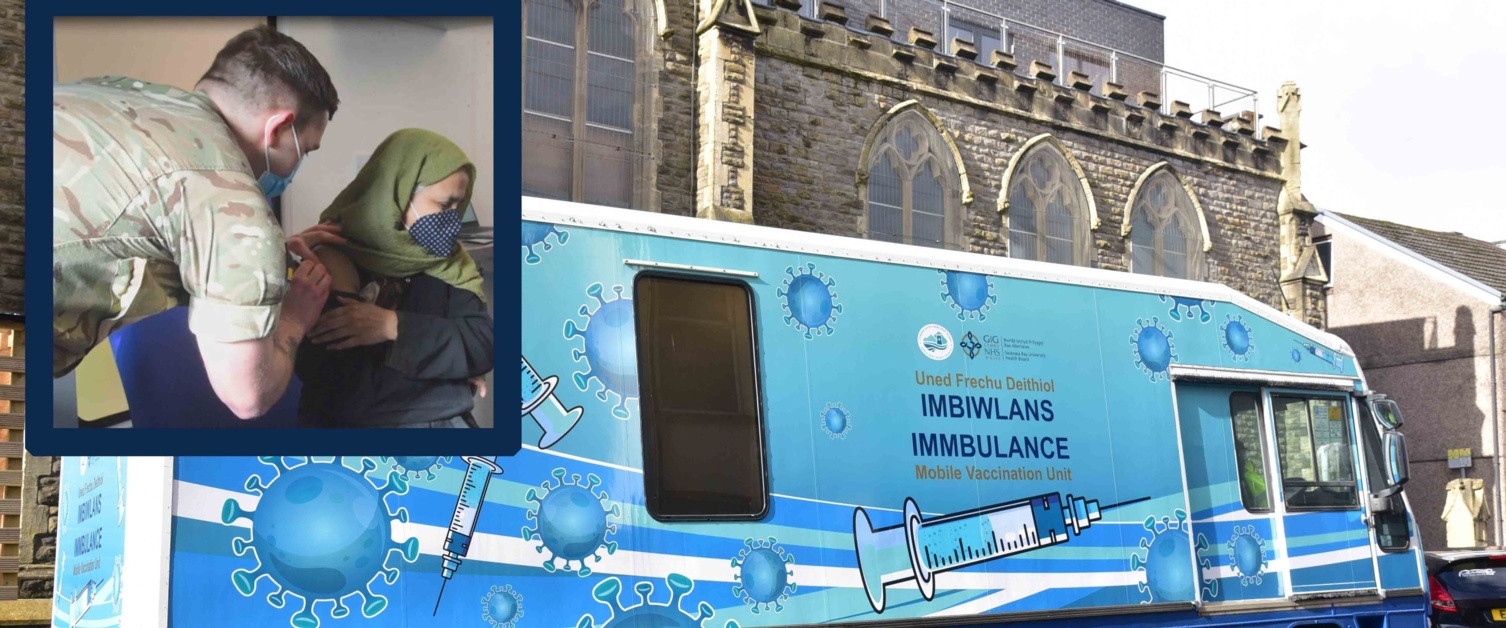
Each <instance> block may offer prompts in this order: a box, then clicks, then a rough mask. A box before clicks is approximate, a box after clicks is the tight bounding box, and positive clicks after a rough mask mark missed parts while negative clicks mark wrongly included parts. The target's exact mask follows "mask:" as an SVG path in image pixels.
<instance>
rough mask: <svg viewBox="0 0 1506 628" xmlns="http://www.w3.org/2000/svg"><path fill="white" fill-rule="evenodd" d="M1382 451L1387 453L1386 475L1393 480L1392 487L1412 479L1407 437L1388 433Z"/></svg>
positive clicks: (1397, 433)
mask: <svg viewBox="0 0 1506 628" xmlns="http://www.w3.org/2000/svg"><path fill="white" fill-rule="evenodd" d="M1382 449H1383V450H1384V451H1385V452H1386V474H1387V475H1388V476H1390V478H1391V486H1393V487H1400V486H1401V485H1403V484H1406V483H1407V480H1409V479H1411V477H1412V474H1411V471H1410V470H1409V469H1408V462H1407V437H1405V436H1403V435H1402V434H1401V432H1386V435H1385V443H1384V445H1383V446H1382Z"/></svg>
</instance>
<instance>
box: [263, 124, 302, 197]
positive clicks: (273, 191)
mask: <svg viewBox="0 0 1506 628" xmlns="http://www.w3.org/2000/svg"><path fill="white" fill-rule="evenodd" d="M292 129H293V149H294V150H296V151H298V161H297V162H296V163H294V164H293V171H292V172H289V173H288V176H286V177H279V176H277V174H276V173H274V172H272V147H271V145H264V146H262V156H263V157H265V158H266V160H267V169H266V170H264V171H262V173H261V178H259V179H257V181H256V182H257V183H260V184H261V189H262V191H263V192H266V194H267V200H268V201H271V200H272V199H274V198H277V197H278V196H281V195H282V193H283V191H284V190H287V189H288V184H290V183H292V182H293V175H296V174H298V167H299V166H302V165H303V146H302V145H300V144H299V143H298V126H297V124H294V125H293V127H292Z"/></svg>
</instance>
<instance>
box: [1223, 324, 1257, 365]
mask: <svg viewBox="0 0 1506 628" xmlns="http://www.w3.org/2000/svg"><path fill="white" fill-rule="evenodd" d="M1219 331H1220V332H1222V333H1221V335H1220V336H1219V341H1220V342H1221V343H1222V344H1223V345H1224V350H1225V351H1228V352H1229V356H1230V357H1232V358H1234V359H1235V360H1236V361H1240V362H1243V361H1246V360H1249V359H1250V353H1251V352H1252V351H1253V350H1254V349H1255V334H1253V333H1251V332H1250V326H1249V325H1246V324H1245V319H1244V317H1242V316H1239V315H1237V314H1231V315H1229V317H1228V318H1226V319H1224V324H1223V326H1222V327H1221V328H1220V329H1219Z"/></svg>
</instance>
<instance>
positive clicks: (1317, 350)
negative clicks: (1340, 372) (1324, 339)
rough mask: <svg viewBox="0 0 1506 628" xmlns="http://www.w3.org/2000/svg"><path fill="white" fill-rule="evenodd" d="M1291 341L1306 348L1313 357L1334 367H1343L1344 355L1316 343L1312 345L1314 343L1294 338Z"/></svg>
mask: <svg viewBox="0 0 1506 628" xmlns="http://www.w3.org/2000/svg"><path fill="white" fill-rule="evenodd" d="M1292 342H1295V343H1297V344H1299V345H1302V348H1303V349H1306V350H1307V352H1308V353H1310V354H1312V356H1313V357H1315V358H1317V359H1319V360H1322V361H1324V362H1327V363H1329V364H1332V365H1333V367H1334V368H1338V369H1342V368H1344V356H1342V355H1339V354H1338V353H1336V352H1333V351H1329V350H1327V349H1324V348H1323V347H1319V346H1317V345H1314V344H1312V343H1310V342H1302V341H1300V340H1297V339H1295V338H1293V339H1292Z"/></svg>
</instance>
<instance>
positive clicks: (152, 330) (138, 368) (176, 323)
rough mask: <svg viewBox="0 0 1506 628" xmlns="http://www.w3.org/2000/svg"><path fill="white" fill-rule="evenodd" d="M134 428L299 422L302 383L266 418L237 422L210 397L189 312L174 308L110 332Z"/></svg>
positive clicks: (295, 382) (249, 426)
mask: <svg viewBox="0 0 1506 628" xmlns="http://www.w3.org/2000/svg"><path fill="white" fill-rule="evenodd" d="M110 346H111V347H112V348H113V349H114V350H115V366H116V368H117V369H118V370H119V371H120V382H121V384H122V385H123V386H124V387H125V395H126V403H127V404H129V405H130V411H131V425H132V426H133V427H159V428H160V427H168V428H178V427H188V428H206V427H214V428H229V429H254V428H284V427H294V426H295V424H296V423H297V420H298V395H299V393H300V392H301V391H302V389H303V384H302V382H299V381H298V378H297V377H296V376H295V377H293V379H292V381H290V382H288V389H287V391H286V392H284V393H283V395H282V399H279V400H278V401H277V404H276V405H274V406H273V407H272V410H271V411H270V412H268V413H267V414H266V415H265V416H262V417H258V418H255V419H250V420H242V419H240V418H237V417H236V416H235V414H234V413H233V412H231V411H230V408H228V407H226V406H225V404H224V403H223V402H221V401H220V398H219V396H217V395H215V393H214V388H213V387H212V386H211V385H210V384H209V374H208V372H207V371H205V369H204V359H203V358H202V357H201V356H200V355H199V345H198V342H197V341H196V340H195V338H194V335H193V333H192V332H190V331H189V330H188V308H187V307H175V308H173V309H171V310H168V311H166V312H162V313H161V314H156V315H154V316H150V317H147V318H145V319H142V320H140V321H138V322H136V323H134V324H131V325H126V326H125V327H123V328H121V329H117V330H115V333H113V334H110Z"/></svg>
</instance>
